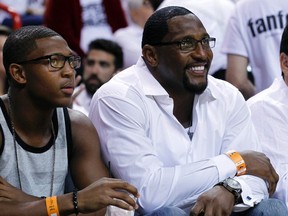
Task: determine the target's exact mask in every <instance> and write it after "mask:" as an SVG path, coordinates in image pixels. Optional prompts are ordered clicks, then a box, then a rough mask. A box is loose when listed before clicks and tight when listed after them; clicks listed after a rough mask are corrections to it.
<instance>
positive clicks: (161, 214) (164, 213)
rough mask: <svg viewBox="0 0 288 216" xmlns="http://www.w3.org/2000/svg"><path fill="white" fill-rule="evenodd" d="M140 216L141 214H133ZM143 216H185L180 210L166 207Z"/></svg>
mask: <svg viewBox="0 0 288 216" xmlns="http://www.w3.org/2000/svg"><path fill="white" fill-rule="evenodd" d="M140 215H141V214H139V213H137V212H136V213H135V214H134V216H140ZM141 216H142V215H141ZM143 216H187V214H186V213H185V211H183V210H182V209H180V208H177V207H172V206H167V207H163V208H160V209H158V210H156V211H154V212H152V213H147V214H144V215H143Z"/></svg>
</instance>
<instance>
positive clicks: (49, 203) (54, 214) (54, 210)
mask: <svg viewBox="0 0 288 216" xmlns="http://www.w3.org/2000/svg"><path fill="white" fill-rule="evenodd" d="M46 208H47V214H48V216H60V214H59V210H58V204H57V197H56V196H53V197H47V198H46Z"/></svg>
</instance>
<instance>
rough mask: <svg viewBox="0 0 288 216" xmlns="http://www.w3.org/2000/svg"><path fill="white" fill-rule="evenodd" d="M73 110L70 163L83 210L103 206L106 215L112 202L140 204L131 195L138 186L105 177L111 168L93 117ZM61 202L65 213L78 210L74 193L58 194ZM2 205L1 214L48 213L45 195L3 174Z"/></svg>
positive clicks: (0, 185)
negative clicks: (30, 192) (11, 181)
mask: <svg viewBox="0 0 288 216" xmlns="http://www.w3.org/2000/svg"><path fill="white" fill-rule="evenodd" d="M69 114H70V118H71V132H72V142H73V149H72V156H71V162H70V165H71V174H72V177H73V180H74V183H75V185H76V187H77V188H78V189H79V191H78V196H77V197H78V210H79V212H80V213H85V214H86V213H92V212H96V211H99V210H102V212H101V211H100V212H99V215H104V213H105V207H107V206H108V205H115V206H117V207H120V208H123V209H126V210H132V209H134V208H137V206H136V203H135V201H134V199H132V198H131V197H130V196H129V195H130V194H131V195H133V196H134V197H138V196H139V195H138V191H137V189H136V188H135V187H134V186H132V185H130V184H129V183H127V182H124V181H122V180H119V179H112V178H105V176H108V171H107V169H106V167H105V166H104V164H103V162H102V159H101V157H100V150H99V139H98V135H97V132H96V130H95V128H94V126H93V125H92V123H91V122H90V120H89V119H88V118H87V117H86V116H85V115H84V114H82V113H80V112H77V111H73V110H70V111H69ZM75 121H76V122H75ZM115 198H117V199H115ZM123 201H124V202H123ZM57 203H58V208H59V212H60V214H61V215H69V214H73V213H74V206H73V202H72V193H68V194H64V195H60V196H57ZM0 209H1V211H0V216H7V215H9V216H10V215H11V216H13V215H17V216H18V215H24V216H25V214H26V213H27V215H35V216H42V215H43V216H47V210H46V203H45V199H41V198H38V197H33V196H30V195H28V194H25V193H24V192H22V191H20V190H19V189H17V188H15V187H13V186H12V185H10V184H9V183H8V182H6V181H5V180H4V179H2V178H0Z"/></svg>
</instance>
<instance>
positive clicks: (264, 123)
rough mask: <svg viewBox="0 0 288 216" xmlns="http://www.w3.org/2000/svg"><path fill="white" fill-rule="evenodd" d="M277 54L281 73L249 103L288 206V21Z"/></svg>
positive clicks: (279, 192)
mask: <svg viewBox="0 0 288 216" xmlns="http://www.w3.org/2000/svg"><path fill="white" fill-rule="evenodd" d="M278 57H280V67H281V71H282V77H278V78H276V79H275V80H274V82H273V83H272V85H271V86H270V87H269V88H267V89H265V90H263V91H261V92H260V93H258V94H256V95H255V96H253V97H251V98H250V99H249V100H248V101H247V103H248V105H249V107H250V110H251V114H252V120H253V123H254V126H255V128H256V132H257V134H258V138H259V140H260V143H261V145H262V149H263V152H264V153H265V154H266V155H267V156H268V157H269V158H270V160H271V162H272V164H273V165H274V167H275V169H276V171H277V173H278V174H279V177H280V179H279V182H278V185H277V188H276V192H275V194H274V195H273V197H276V198H279V199H281V200H282V201H284V202H285V203H286V206H287V207H288V188H287V185H288V158H287V154H288V136H287V134H288V25H286V27H285V29H284V32H283V35H282V40H281V44H280V56H278ZM279 74H281V73H280V71H279Z"/></svg>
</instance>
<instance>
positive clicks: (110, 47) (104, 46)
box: [87, 38, 124, 70]
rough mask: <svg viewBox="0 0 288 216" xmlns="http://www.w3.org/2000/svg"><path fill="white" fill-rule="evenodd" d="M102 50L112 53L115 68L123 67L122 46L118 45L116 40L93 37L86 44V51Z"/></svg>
mask: <svg viewBox="0 0 288 216" xmlns="http://www.w3.org/2000/svg"><path fill="white" fill-rule="evenodd" d="M95 49H96V50H102V51H105V52H107V53H110V54H112V55H113V56H114V57H115V62H114V64H115V67H116V70H118V69H120V68H122V67H123V64H124V63H123V50H122V47H121V46H119V44H117V43H116V42H114V41H112V40H108V39H102V38H101V39H95V40H93V41H91V42H90V43H89V45H88V52H87V53H89V52H90V51H91V50H95Z"/></svg>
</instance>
